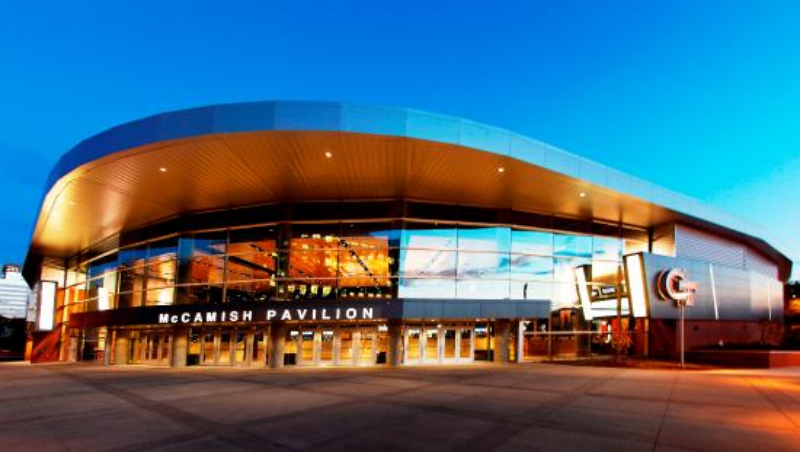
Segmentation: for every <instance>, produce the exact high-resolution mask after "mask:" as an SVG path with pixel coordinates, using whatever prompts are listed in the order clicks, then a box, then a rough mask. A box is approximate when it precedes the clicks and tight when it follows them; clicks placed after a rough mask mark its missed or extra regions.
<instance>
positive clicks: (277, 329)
mask: <svg viewBox="0 0 800 452" xmlns="http://www.w3.org/2000/svg"><path fill="white" fill-rule="evenodd" d="M285 338H286V326H285V325H283V324H279V323H273V324H272V327H271V328H270V329H269V348H270V352H269V367H270V368H272V369H279V368H281V367H283V350H284V346H285Z"/></svg>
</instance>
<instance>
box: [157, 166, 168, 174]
mask: <svg viewBox="0 0 800 452" xmlns="http://www.w3.org/2000/svg"><path fill="white" fill-rule="evenodd" d="M158 170H159V171H161V172H162V173H166V172H167V169H166V168H165V167H163V166H162V167H161V168H159V169H158Z"/></svg>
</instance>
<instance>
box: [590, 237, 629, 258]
mask: <svg viewBox="0 0 800 452" xmlns="http://www.w3.org/2000/svg"><path fill="white" fill-rule="evenodd" d="M593 242H594V244H593V246H594V249H593V256H592V257H593V258H594V259H598V260H607V261H609V260H611V261H618V260H620V259H621V258H622V242H621V240H620V239H618V238H611V237H595V238H594V240H593Z"/></svg>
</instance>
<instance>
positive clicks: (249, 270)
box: [226, 251, 278, 281]
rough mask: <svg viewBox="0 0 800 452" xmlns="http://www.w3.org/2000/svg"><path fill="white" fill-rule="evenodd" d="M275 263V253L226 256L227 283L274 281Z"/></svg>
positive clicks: (276, 255)
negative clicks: (260, 280) (255, 280)
mask: <svg viewBox="0 0 800 452" xmlns="http://www.w3.org/2000/svg"><path fill="white" fill-rule="evenodd" d="M277 261H278V253H277V251H272V252H263V253H250V254H236V255H232V256H228V263H227V267H226V272H227V281H249V280H253V279H274V278H275V272H276V268H277Z"/></svg>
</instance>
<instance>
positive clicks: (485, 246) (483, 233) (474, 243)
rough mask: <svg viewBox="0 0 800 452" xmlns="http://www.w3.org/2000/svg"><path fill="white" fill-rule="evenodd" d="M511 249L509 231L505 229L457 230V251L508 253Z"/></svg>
mask: <svg viewBox="0 0 800 452" xmlns="http://www.w3.org/2000/svg"><path fill="white" fill-rule="evenodd" d="M510 248H511V229H510V228H507V227H491V228H479V227H469V226H460V227H459V228H458V249H459V251H494V252H508V251H509V249H510Z"/></svg>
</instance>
